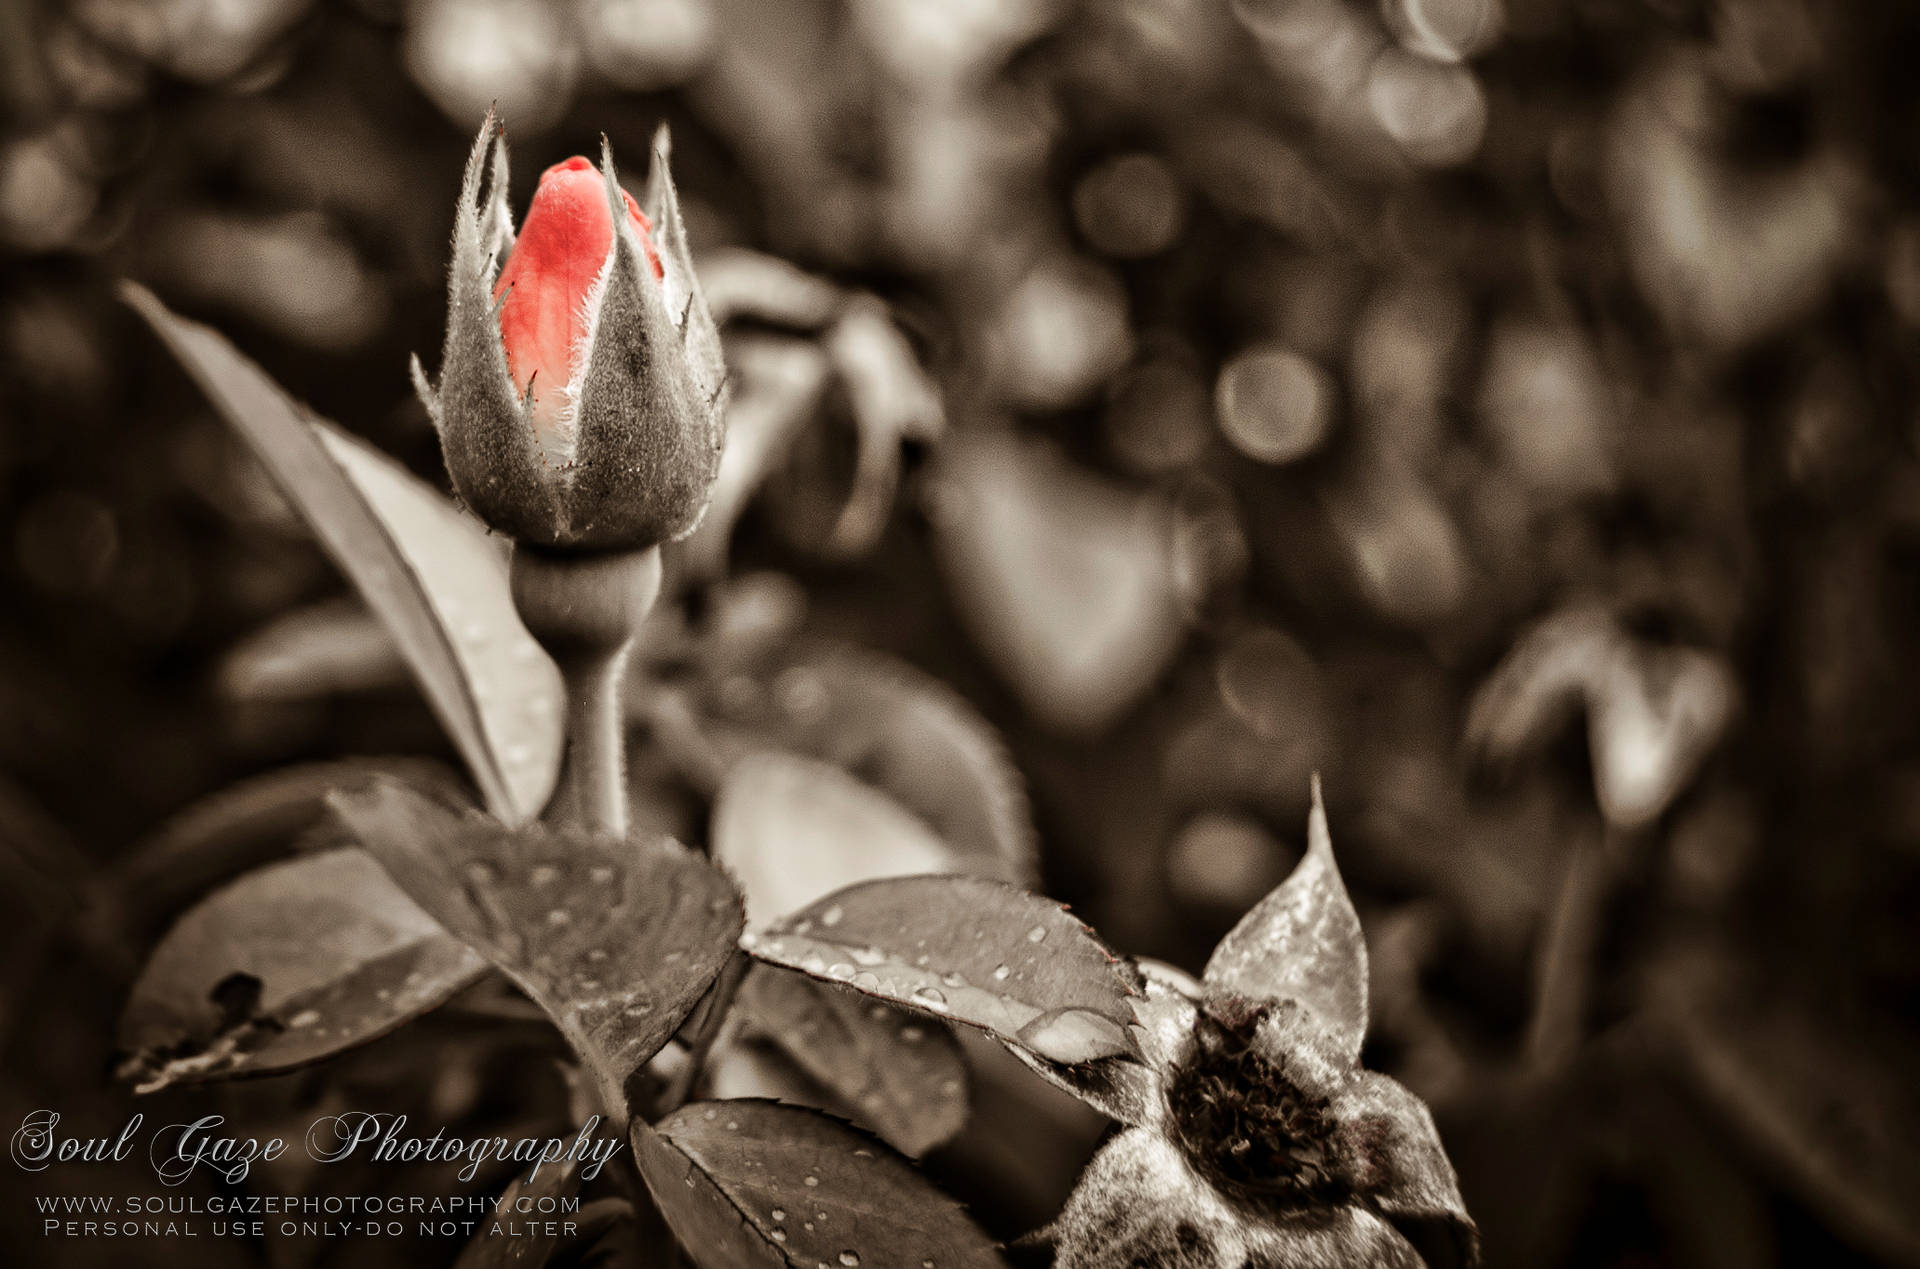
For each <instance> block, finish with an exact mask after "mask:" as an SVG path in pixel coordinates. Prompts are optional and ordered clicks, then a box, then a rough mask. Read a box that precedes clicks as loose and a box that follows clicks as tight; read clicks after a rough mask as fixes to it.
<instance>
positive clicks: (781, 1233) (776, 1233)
mask: <svg viewBox="0 0 1920 1269" xmlns="http://www.w3.org/2000/svg"><path fill="white" fill-rule="evenodd" d="M767 1237H768V1238H771V1239H773V1241H774V1242H776V1243H784V1242H786V1241H787V1231H786V1230H784V1229H781V1228H780V1227H779V1226H778V1225H775V1226H774V1227H773V1228H772V1229H770V1230H768V1231H767Z"/></svg>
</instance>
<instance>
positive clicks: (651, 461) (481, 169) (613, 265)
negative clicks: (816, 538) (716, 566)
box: [413, 115, 726, 551]
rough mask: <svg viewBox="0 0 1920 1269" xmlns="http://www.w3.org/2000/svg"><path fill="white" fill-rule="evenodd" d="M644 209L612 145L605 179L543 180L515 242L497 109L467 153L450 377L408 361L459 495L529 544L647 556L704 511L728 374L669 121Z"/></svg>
mask: <svg viewBox="0 0 1920 1269" xmlns="http://www.w3.org/2000/svg"><path fill="white" fill-rule="evenodd" d="M489 150H491V163H489V162H488V161H487V160H488V154H489ZM483 173H484V176H485V180H484V186H485V188H484V190H483V189H482V185H483V180H482V178H483ZM645 202H646V206H645V210H644V211H643V210H642V209H641V207H639V206H638V205H636V204H635V203H634V200H633V199H632V198H631V197H630V196H629V195H628V194H627V192H626V191H625V190H623V189H622V188H621V187H620V183H619V181H618V179H616V177H615V175H614V169H613V155H612V151H611V149H610V148H609V147H608V146H607V144H606V141H605V139H604V138H603V139H602V141H601V157H600V166H599V167H598V168H597V169H596V168H595V167H594V166H593V165H592V164H591V163H589V162H588V161H587V160H586V159H584V158H578V157H576V158H571V159H568V160H566V161H565V162H564V163H559V164H556V165H555V166H553V167H551V168H549V169H547V171H546V173H545V174H544V175H543V176H541V178H540V187H539V189H538V190H536V191H535V193H534V196H533V202H532V204H531V206H529V207H528V209H527V218H526V223H525V224H524V225H523V226H522V227H521V229H520V232H519V234H518V235H517V236H516V235H515V233H514V229H513V222H512V218H511V216H510V214H509V212H508V210H507V153H506V143H505V140H504V139H503V138H500V137H498V136H496V134H495V125H494V120H493V117H492V116H491V115H489V116H488V117H487V122H486V124H485V126H483V127H482V128H481V130H480V136H479V137H478V139H476V140H475V142H474V146H473V153H472V155H471V156H470V157H469V158H468V160H467V170H466V179H465V180H464V181H463V182H462V184H461V189H460V206H459V209H458V211H457V212H456V215H455V221H454V232H453V263H452V266H451V268H450V269H449V277H448V283H447V294H448V303H447V342H446V349H445V353H444V355H443V357H442V361H441V371H440V384H439V387H438V389H435V388H433V387H432V386H430V385H429V384H428V383H427V380H426V376H425V374H424V373H423V372H422V370H421V369H420V364H419V359H418V358H415V360H414V366H413V375H414V386H415V388H416V389H417V390H418V391H419V393H420V397H421V399H422V400H423V401H424V402H425V403H426V406H427V411H428V413H429V414H430V415H432V417H433V421H434V425H435V426H436V427H437V428H438V429H439V432H440V444H441V449H442V450H443V452H444V453H445V456H446V463H447V471H448V474H449V475H450V476H451V477H452V478H453V487H454V490H455V492H456V493H458V494H459V495H460V497H461V498H463V499H464V500H465V501H466V503H467V505H468V506H470V507H471V508H472V509H473V511H474V512H475V514H477V515H478V516H479V517H480V518H481V519H482V520H484V521H485V522H486V523H487V524H488V525H490V526H491V527H493V528H494V529H497V530H499V531H500V532H502V533H506V534H509V535H510V536H512V537H515V538H518V539H520V540H521V541H524V542H528V543H531V544H533V545H536V546H542V547H550V548H561V549H575V550H596V551H603V550H639V549H642V548H645V547H649V546H653V545H656V544H657V543H660V542H664V541H669V540H672V539H676V538H681V537H685V536H686V535H687V534H688V533H690V532H692V531H693V528H694V526H695V525H697V524H698V523H699V522H700V517H701V515H702V513H703V512H705V510H706V505H707V497H708V493H709V491H710V489H711V488H712V485H713V479H714V476H715V474H716V473H717V472H718V470H719V466H720V450H721V447H722V445H723V444H724V442H725V438H726V427H725V417H726V412H725V401H724V397H725V393H726V368H725V365H724V364H723V362H722V360H721V354H720V335H719V331H718V330H717V329H715V327H714V323H713V317H712V315H711V314H710V313H709V312H708V311H707V305H706V301H705V299H704V298H703V297H702V295H701V292H700V283H699V280H698V278H696V277H695V276H694V271H693V258H692V255H691V253H690V252H689V250H688V247H687V236H686V227H685V225H684V224H683V223H682V221H681V218H680V205H679V201H678V199H677V197H676V196H675V193H674V188H673V179H672V177H671V176H670V175H669V173H668V171H667V144H666V130H665V129H664V128H663V129H661V131H660V132H659V133H657V134H656V135H655V140H654V153H653V163H652V167H651V170H650V171H649V172H648V176H647V189H646V200H645Z"/></svg>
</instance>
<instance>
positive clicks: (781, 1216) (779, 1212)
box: [768, 1207, 787, 1221]
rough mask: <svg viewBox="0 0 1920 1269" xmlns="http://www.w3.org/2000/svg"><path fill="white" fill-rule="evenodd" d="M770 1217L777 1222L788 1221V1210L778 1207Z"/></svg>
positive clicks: (770, 1213)
mask: <svg viewBox="0 0 1920 1269" xmlns="http://www.w3.org/2000/svg"><path fill="white" fill-rule="evenodd" d="M768 1215H769V1216H771V1217H773V1219H774V1220H775V1221H783V1220H785V1219H787V1209H786V1208H784V1207H776V1208H774V1209H773V1211H771V1212H769V1213H768Z"/></svg>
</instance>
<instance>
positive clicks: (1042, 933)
mask: <svg viewBox="0 0 1920 1269" xmlns="http://www.w3.org/2000/svg"><path fill="white" fill-rule="evenodd" d="M1046 941H1047V927H1046V926H1044V925H1036V926H1034V927H1033V928H1032V929H1031V930H1028V931H1027V942H1029V943H1044V942H1046Z"/></svg>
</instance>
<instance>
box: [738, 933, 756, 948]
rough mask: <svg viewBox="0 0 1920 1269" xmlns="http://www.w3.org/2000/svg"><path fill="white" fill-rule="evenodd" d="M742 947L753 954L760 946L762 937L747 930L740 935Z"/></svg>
mask: <svg viewBox="0 0 1920 1269" xmlns="http://www.w3.org/2000/svg"><path fill="white" fill-rule="evenodd" d="M740 946H741V947H743V948H745V949H746V950H747V951H749V952H751V951H752V950H753V949H754V948H756V947H758V946H760V936H759V935H758V934H755V933H754V932H753V931H752V930H746V931H744V932H742V933H741V935H740Z"/></svg>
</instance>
